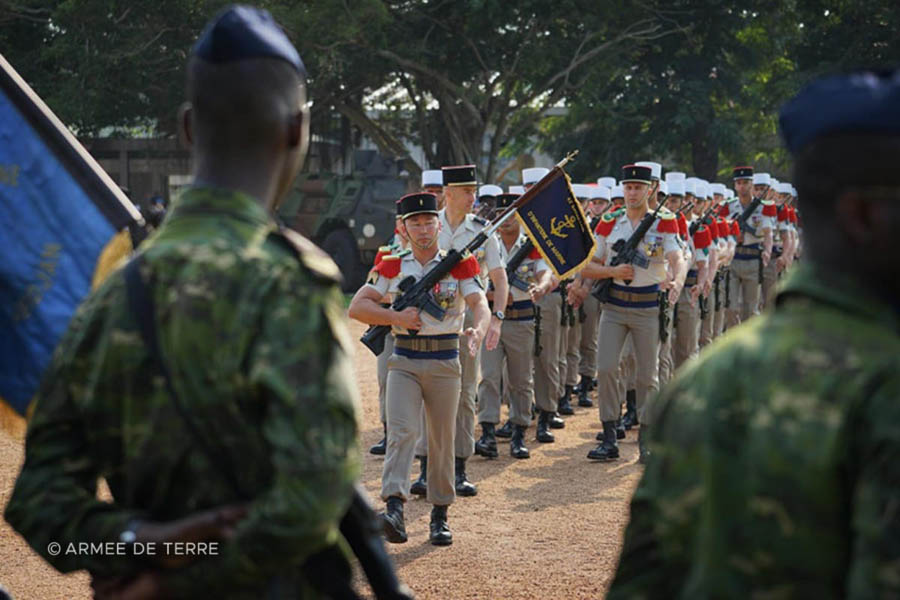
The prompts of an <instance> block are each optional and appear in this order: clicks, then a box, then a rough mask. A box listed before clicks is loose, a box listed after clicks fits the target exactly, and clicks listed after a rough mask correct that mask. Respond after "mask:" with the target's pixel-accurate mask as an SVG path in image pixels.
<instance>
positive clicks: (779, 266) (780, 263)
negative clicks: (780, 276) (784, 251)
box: [775, 256, 787, 273]
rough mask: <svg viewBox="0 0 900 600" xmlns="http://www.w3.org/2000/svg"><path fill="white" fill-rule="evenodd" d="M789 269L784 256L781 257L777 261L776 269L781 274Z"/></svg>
mask: <svg viewBox="0 0 900 600" xmlns="http://www.w3.org/2000/svg"><path fill="white" fill-rule="evenodd" d="M786 267H787V262H786V261H785V260H784V256H779V257H778V258H776V259H775V269H776V270H777V271H778V272H779V273H781V272H782V271H784V269H785V268H786Z"/></svg>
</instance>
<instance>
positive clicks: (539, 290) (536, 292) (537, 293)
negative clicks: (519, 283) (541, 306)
mask: <svg viewBox="0 0 900 600" xmlns="http://www.w3.org/2000/svg"><path fill="white" fill-rule="evenodd" d="M546 293H547V290H546V289H544V287H543V286H540V285H534V284H532V285H531V287H530V288H528V294H529V295H530V296H531V301H532V302H537V301H538V300H540V299H541V298H543V297H544V294H546Z"/></svg>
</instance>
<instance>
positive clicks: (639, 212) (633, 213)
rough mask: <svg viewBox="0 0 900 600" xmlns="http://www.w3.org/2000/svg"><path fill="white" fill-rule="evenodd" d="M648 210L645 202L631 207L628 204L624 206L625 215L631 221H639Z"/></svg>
mask: <svg viewBox="0 0 900 600" xmlns="http://www.w3.org/2000/svg"><path fill="white" fill-rule="evenodd" d="M648 212H650V207H649V206H647V205H646V204H643V205H641V206H638V207H636V208H631V207H630V206H629V207H626V208H625V215H626V216H627V217H628V220H629V221H632V222H634V221H640V220H641V219H643V218H644V215H646V214H647V213H648Z"/></svg>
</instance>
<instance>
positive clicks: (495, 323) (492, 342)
mask: <svg viewBox="0 0 900 600" xmlns="http://www.w3.org/2000/svg"><path fill="white" fill-rule="evenodd" d="M502 327H503V321H501V320H500V319H491V324H490V325H488V330H487V335H485V336H484V347H485V348H486V349H487V350H493V349H494V348H496V347H497V345H498V344H500V330H501V328H502ZM472 356H475V355H474V354H473V355H472Z"/></svg>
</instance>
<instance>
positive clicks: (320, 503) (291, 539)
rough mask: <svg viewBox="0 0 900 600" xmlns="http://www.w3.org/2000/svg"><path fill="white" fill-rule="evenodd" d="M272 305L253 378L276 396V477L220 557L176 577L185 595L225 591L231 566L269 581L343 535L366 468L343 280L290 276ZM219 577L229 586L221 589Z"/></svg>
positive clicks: (269, 423)
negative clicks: (327, 281)
mask: <svg viewBox="0 0 900 600" xmlns="http://www.w3.org/2000/svg"><path fill="white" fill-rule="evenodd" d="M295 275H296V273H295ZM267 304H268V306H267V307H266V308H265V311H266V313H265V319H264V323H263V325H262V330H261V332H260V335H259V339H258V340H257V342H256V343H255V345H254V348H253V349H252V351H251V356H250V358H249V360H248V370H249V373H248V376H249V377H250V379H251V381H252V382H253V383H254V385H255V386H257V387H258V388H259V389H260V392H261V396H262V397H263V398H265V399H266V401H267V406H266V413H267V414H266V417H265V419H264V422H263V424H262V431H263V435H264V436H265V438H266V440H267V442H268V443H269V446H270V449H271V463H272V465H273V468H274V469H275V473H274V476H273V484H272V486H271V488H270V489H268V490H267V491H266V492H265V493H264V494H263V495H261V496H259V497H257V498H256V499H254V501H253V502H252V503H251V505H250V512H249V514H248V516H247V518H246V519H245V520H244V521H242V522H241V523H240V524H239V526H238V528H237V530H236V535H235V537H234V539H232V540H231V541H229V542H228V543H225V544H223V545H222V546H221V548H220V553H219V555H218V556H215V557H211V558H209V559H206V560H202V561H198V562H197V563H195V564H194V565H192V566H190V567H188V568H186V569H182V570H180V571H177V572H173V573H171V574H169V575H168V576H167V577H166V581H165V585H166V587H167V588H168V589H169V591H170V592H171V593H172V594H173V595H176V596H178V597H206V596H210V595H218V596H221V597H224V596H226V595H227V592H228V589H227V586H226V584H227V582H226V581H223V578H222V577H220V576H217V574H220V573H229V575H230V576H229V577H228V578H227V579H228V580H229V581H231V582H248V583H249V582H261V581H266V580H267V579H268V578H269V577H270V576H271V575H273V574H276V573H279V572H285V571H288V570H291V569H296V568H297V566H298V565H300V564H302V563H303V561H304V560H305V559H306V558H307V557H309V556H310V555H311V554H313V553H315V552H317V551H319V550H321V549H323V548H325V547H327V546H332V545H334V544H335V543H336V542H338V541H339V532H338V524H339V522H340V519H341V517H342V516H343V514H344V513H345V512H346V509H347V507H348V505H349V502H350V497H351V494H352V485H353V483H354V481H355V480H356V479H357V477H358V475H359V471H360V464H359V463H360V453H359V450H358V448H357V445H356V435H357V420H356V419H357V404H358V401H357V392H356V389H355V384H354V381H355V380H354V376H353V372H352V365H351V362H350V351H349V347H350V346H349V344H350V342H349V334H348V332H347V330H346V324H345V317H344V314H343V309H342V304H341V295H340V292H339V290H338V288H337V286H336V285H333V284H329V285H327V286H323V285H322V284H321V283H312V282H310V281H309V280H307V281H302V280H298V278H297V277H296V276H295V277H286V278H282V280H281V281H279V283H278V285H277V286H276V289H274V290H273V292H272V293H271V294H270V301H269V302H268V303H267ZM217 584H218V585H221V586H222V587H223V589H213V588H214V587H215V586H216V585H217ZM211 585H212V586H213V587H210V586H211Z"/></svg>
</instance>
